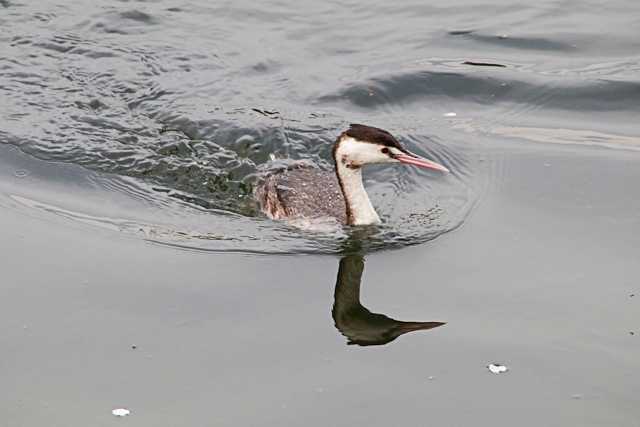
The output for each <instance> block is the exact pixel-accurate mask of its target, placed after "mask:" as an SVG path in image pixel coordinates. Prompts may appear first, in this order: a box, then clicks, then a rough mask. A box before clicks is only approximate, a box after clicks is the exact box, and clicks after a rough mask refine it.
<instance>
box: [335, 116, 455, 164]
mask: <svg viewBox="0 0 640 427" xmlns="http://www.w3.org/2000/svg"><path fill="white" fill-rule="evenodd" d="M333 157H334V159H335V161H336V165H337V166H344V167H346V168H348V169H360V168H361V167H362V166H364V165H369V164H374V163H404V164H407V165H414V166H418V167H422V168H427V169H434V170H438V171H441V172H449V170H448V169H447V168H446V167H444V166H442V165H441V164H438V163H436V162H434V161H432V160H429V159H425V158H424V157H421V156H418V155H417V154H414V153H412V152H410V151H409V150H407V149H406V148H404V147H403V146H402V145H400V143H399V142H398V140H397V139H396V138H394V137H393V135H391V134H390V133H389V132H387V131H386V130H383V129H379V128H375V127H372V126H366V125H359V124H352V125H350V126H349V129H347V130H346V131H344V132H342V134H340V136H339V137H338V140H337V141H336V144H335V146H334V148H333Z"/></svg>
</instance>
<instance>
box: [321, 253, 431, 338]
mask: <svg viewBox="0 0 640 427" xmlns="http://www.w3.org/2000/svg"><path fill="white" fill-rule="evenodd" d="M363 271H364V258H363V257H362V256H360V255H348V256H345V257H344V258H342V259H341V260H340V267H339V268H338V279H337V280H336V289H335V292H334V302H333V310H332V311H331V314H332V316H333V320H334V321H335V325H336V328H338V330H339V331H340V332H341V333H342V335H344V336H345V337H347V338H348V344H357V345H363V346H365V345H384V344H387V343H390V342H391V341H393V340H395V339H396V338H398V337H399V336H400V335H403V334H406V333H407V332H413V331H421V330H426V329H432V328H437V327H438V326H442V325H444V323H443V322H403V321H400V320H395V319H392V318H390V317H387V316H385V315H384V314H380V313H372V312H370V311H369V310H367V309H366V308H365V307H363V306H362V304H360V282H361V280H362V272H363Z"/></svg>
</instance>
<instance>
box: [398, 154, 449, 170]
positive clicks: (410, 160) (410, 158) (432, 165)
mask: <svg viewBox="0 0 640 427" xmlns="http://www.w3.org/2000/svg"><path fill="white" fill-rule="evenodd" d="M395 159H396V160H398V161H400V162H402V163H406V164H408V165H414V166H419V167H421V168H427V169H435V170H437V171H440V172H449V169H447V168H445V167H444V166H442V165H441V164H439V163H436V162H433V161H431V160H428V159H425V158H424V157H420V156H418V155H415V154H413V153H411V154H396V155H395Z"/></svg>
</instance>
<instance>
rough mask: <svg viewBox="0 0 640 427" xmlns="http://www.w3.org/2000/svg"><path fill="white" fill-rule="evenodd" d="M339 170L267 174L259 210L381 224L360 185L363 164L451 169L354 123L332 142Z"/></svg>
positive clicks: (307, 169) (306, 168)
mask: <svg viewBox="0 0 640 427" xmlns="http://www.w3.org/2000/svg"><path fill="white" fill-rule="evenodd" d="M333 160H334V163H335V173H334V172H328V171H323V170H320V169H317V168H314V167H310V166H307V165H301V166H294V167H290V168H288V169H286V170H284V171H279V172H276V173H273V174H271V175H268V176H267V177H266V178H265V179H264V180H263V182H262V183H261V184H260V185H259V186H258V187H257V188H256V192H255V195H256V198H257V200H258V203H259V204H260V209H261V210H262V212H264V213H265V214H266V215H267V216H268V217H269V218H272V219H299V218H326V217H329V218H334V219H335V220H337V221H338V222H340V223H341V224H347V225H369V224H379V223H380V217H379V216H378V214H377V213H376V211H375V209H374V208H373V206H372V205H371V201H370V200H369V196H368V195H367V191H366V190H365V189H364V185H363V184H362V167H363V166H364V165H368V164H374V163H405V164H408V165H414V166H419V167H423V168H429V169H435V170H438V171H442V172H449V170H448V169H447V168H445V167H444V166H442V165H440V164H438V163H436V162H433V161H431V160H428V159H425V158H424V157H420V156H418V155H417V154H413V153H411V152H410V151H408V150H406V149H405V148H404V147H402V145H400V143H399V142H398V140H397V139H395V138H394V137H393V135H391V134H390V133H389V132H387V131H386V130H383V129H379V128H375V127H371V126H366V125H359V124H352V125H350V126H349V129H347V130H346V131H344V132H342V133H341V134H340V136H339V137H338V139H337V140H336V142H335V144H334V146H333Z"/></svg>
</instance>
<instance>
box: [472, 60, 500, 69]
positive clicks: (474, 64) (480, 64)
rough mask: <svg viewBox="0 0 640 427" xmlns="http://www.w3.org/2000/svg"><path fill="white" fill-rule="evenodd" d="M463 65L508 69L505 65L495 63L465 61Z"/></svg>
mask: <svg viewBox="0 0 640 427" xmlns="http://www.w3.org/2000/svg"><path fill="white" fill-rule="evenodd" d="M462 64H463V65H473V66H474V67H499V68H506V67H507V66H506V65H503V64H497V63H494V62H474V61H464V62H463V63H462Z"/></svg>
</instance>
